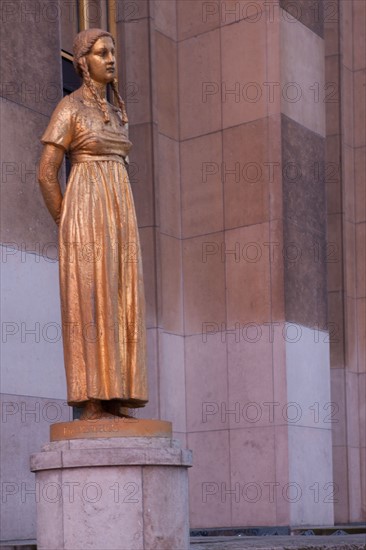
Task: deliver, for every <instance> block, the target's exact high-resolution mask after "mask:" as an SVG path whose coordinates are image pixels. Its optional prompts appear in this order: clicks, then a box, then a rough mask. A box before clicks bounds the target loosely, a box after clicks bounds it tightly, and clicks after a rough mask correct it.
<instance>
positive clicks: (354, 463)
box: [347, 446, 364, 522]
mask: <svg viewBox="0 0 366 550" xmlns="http://www.w3.org/2000/svg"><path fill="white" fill-rule="evenodd" d="M347 450H348V453H347V462H348V464H347V465H348V483H349V485H348V490H349V521H350V522H361V521H362V520H363V517H364V516H363V512H362V508H361V504H362V495H361V463H360V449H359V448H357V447H356V448H354V447H350V446H349V447H348V449H347Z"/></svg>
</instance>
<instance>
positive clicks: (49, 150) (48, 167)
mask: <svg viewBox="0 0 366 550" xmlns="http://www.w3.org/2000/svg"><path fill="white" fill-rule="evenodd" d="M64 154H65V151H64V149H63V148H61V147H57V146H56V145H52V144H50V143H46V144H45V146H44V149H43V152H42V156H41V160H40V163H39V172H38V181H39V184H40V186H41V191H42V195H43V198H44V201H45V203H46V206H47V208H48V210H49V212H50V214H51V216H52V217H53V219H54V220H55V222H56V223H57V225H59V223H60V216H61V205H62V193H61V187H60V182H59V179H58V172H59V170H60V167H61V164H62V161H63V158H64Z"/></svg>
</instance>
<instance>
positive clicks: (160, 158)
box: [1, 0, 366, 541]
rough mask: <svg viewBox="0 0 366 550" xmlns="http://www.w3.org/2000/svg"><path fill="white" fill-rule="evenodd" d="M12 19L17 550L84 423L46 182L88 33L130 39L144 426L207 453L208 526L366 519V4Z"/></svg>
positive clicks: (24, 7)
mask: <svg viewBox="0 0 366 550" xmlns="http://www.w3.org/2000/svg"><path fill="white" fill-rule="evenodd" d="M1 18H2V25H1V28H2V31H1V32H2V33H3V36H2V40H1V45H2V55H1V74H2V85H1V132H2V135H1V155H2V159H1V171H2V178H1V195H2V216H1V226H2V227H1V231H2V233H1V242H2V247H1V248H2V265H1V268H2V284H1V291H2V375H1V392H2V417H1V443H2V445H1V453H2V456H1V458H2V460H1V462H2V479H1V483H2V503H3V504H2V529H1V532H2V537H3V540H7V541H15V540H22V541H26V540H33V539H35V502H36V500H37V499H39V498H46V499H49V501H50V506H52V504H53V502H56V501H57V499H58V498H61V497H60V493H59V491H61V493H62V491H65V488H63V487H58V488H57V487H51V488H50V493H49V494H46V495H44V494H39V491H38V488H37V487H36V485H35V482H34V478H33V475H32V474H31V473H30V472H29V455H30V454H31V453H32V452H35V451H38V450H39V449H40V446H41V445H42V444H44V443H45V442H47V441H48V437H49V435H48V430H49V425H50V424H51V423H53V422H57V421H62V420H69V419H71V418H72V415H73V413H72V410H71V409H70V408H69V407H68V406H67V403H66V400H65V399H66V387H65V380H64V370H63V357H62V341H61V320H60V311H59V309H60V304H59V290H58V262H57V256H58V251H57V230H56V227H55V225H54V223H53V221H52V219H51V217H50V215H49V214H48V212H47V210H46V208H45V206H44V204H43V200H42V196H41V193H40V190H39V187H38V183H37V174H36V172H37V164H38V161H39V157H40V152H41V144H40V141H39V139H40V136H41V135H42V133H43V131H44V129H45V127H46V126H47V123H48V120H49V117H50V115H51V113H52V111H53V109H54V108H55V106H56V104H57V103H58V101H60V99H61V98H62V95H63V93H65V92H63V90H66V91H68V90H69V89H70V88H69V87H68V86H69V84H68V83H69V80H68V78H69V77H68V75H69V66H68V64H70V63H71V59H72V57H71V55H72V40H73V37H74V35H75V34H76V32H78V30H81V29H83V28H86V27H88V26H89V27H102V28H106V29H109V30H110V31H111V32H112V33H113V34H114V36H115V38H116V44H117V56H118V64H119V67H118V72H119V79H120V91H121V93H122V95H123V97H124V98H125V99H126V103H127V110H128V115H129V121H130V122H129V130H130V139H131V141H132V142H133V143H134V147H133V149H132V152H131V155H130V180H131V185H132V189H133V194H134V199H135V205H136V211H137V218H138V223H139V228H140V237H141V245H142V253H143V262H144V277H145V293H146V303H147V334H148V361H149V377H150V379H149V383H150V402H149V404H148V406H147V407H146V408H145V409H144V410H143V411H142V412H139V415H140V416H144V417H148V418H161V419H164V420H171V421H172V422H173V428H174V431H175V435H176V437H177V438H178V439H180V440H181V441H182V443H183V444H184V445H186V446H187V447H189V448H191V449H192V450H193V453H194V467H193V468H192V470H191V471H190V510H191V527H192V528H209V527H248V526H283V525H285V526H296V525H332V524H333V523H338V524H339V523H357V522H361V521H365V515H366V502H365V495H366V481H365V478H366V472H365V463H366V456H365V447H366V442H365V433H366V429H365V390H366V372H365V369H366V361H365V334H366V331H365V318H366V313H365V312H366V288H365V287H366V285H365V260H366V257H365V231H366V194H365V146H366V125H365V105H366V88H365V83H366V75H365V69H366V51H365V43H366V40H365V38H366V37H365V29H366V4H365V2H364V0H324V1H322V0H315V1H314V2H309V1H308V0H296V1H289V0H255V1H248V0H212V1H204V0H79V1H77V0H63V1H62V2H59V1H58V0H47V1H45V0H24V1H23V0H9V1H5V0H3V1H2V3H1ZM70 85H71V84H70ZM72 85H74V84H72ZM63 180H65V177H63ZM77 489H78V490H80V491H81V493H80V495H79V496H80V498H83V492H82V490H83V488H82V487H80V488H77ZM55 491H56V492H55ZM111 496H112V495H111ZM84 497H85V495H84Z"/></svg>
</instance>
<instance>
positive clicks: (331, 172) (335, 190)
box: [325, 134, 342, 214]
mask: <svg viewBox="0 0 366 550" xmlns="http://www.w3.org/2000/svg"><path fill="white" fill-rule="evenodd" d="M325 144H326V154H325V181H326V190H327V212H328V214H337V213H339V212H341V210H342V190H341V170H342V167H341V147H340V136H339V135H337V134H336V135H333V136H327V138H326V140H325Z"/></svg>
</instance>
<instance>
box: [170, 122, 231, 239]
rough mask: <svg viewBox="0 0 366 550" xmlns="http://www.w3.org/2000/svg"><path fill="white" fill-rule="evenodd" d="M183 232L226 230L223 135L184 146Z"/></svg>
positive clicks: (214, 135)
mask: <svg viewBox="0 0 366 550" xmlns="http://www.w3.org/2000/svg"><path fill="white" fill-rule="evenodd" d="M180 153H181V182H182V183H181V185H182V231H183V236H184V237H192V236H195V235H202V234H205V233H212V232H215V231H221V230H222V229H223V224H224V219H223V184H222V170H223V163H222V134H221V132H217V133H213V134H208V135H206V136H202V137H198V138H194V139H190V140H187V141H184V142H182V143H181V145H180Z"/></svg>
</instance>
